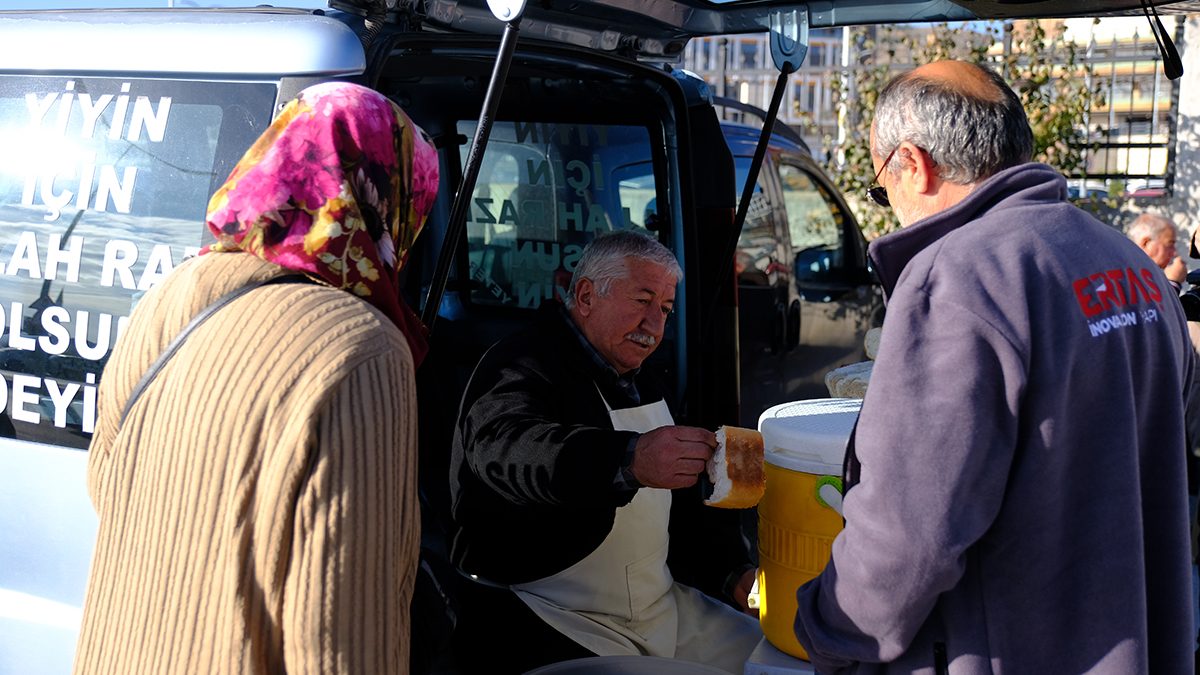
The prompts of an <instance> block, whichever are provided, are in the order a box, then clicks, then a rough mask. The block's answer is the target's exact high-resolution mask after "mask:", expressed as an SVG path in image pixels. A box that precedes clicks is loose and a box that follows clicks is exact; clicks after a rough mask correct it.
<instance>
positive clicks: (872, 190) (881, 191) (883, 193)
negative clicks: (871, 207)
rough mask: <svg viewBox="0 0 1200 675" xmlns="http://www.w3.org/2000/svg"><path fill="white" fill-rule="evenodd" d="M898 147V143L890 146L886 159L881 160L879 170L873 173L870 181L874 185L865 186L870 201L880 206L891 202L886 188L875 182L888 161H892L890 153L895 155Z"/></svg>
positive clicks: (889, 204) (888, 204)
mask: <svg viewBox="0 0 1200 675" xmlns="http://www.w3.org/2000/svg"><path fill="white" fill-rule="evenodd" d="M899 149H900V146H898V145H897V146H896V147H894V148H892V151H891V152H889V153H888V156H887V159H885V160H883V165H882V166H880V167H879V172H878V173H876V174H875V180H873V181H871V185H874V186H875V187H868V188H867V196H868V197H870V198H871V201H873V202H875V203H876V204H878V205H880V206H891V205H892V202H891V201H890V200H889V199H888V195H887V188H885V187H883V186H882V185H875V184H876V183H878V182H879V177H880V176H881V175H883V170H884V169H886V168H887V165H888V162H890V161H892V155H895V154H896V151H897V150H899Z"/></svg>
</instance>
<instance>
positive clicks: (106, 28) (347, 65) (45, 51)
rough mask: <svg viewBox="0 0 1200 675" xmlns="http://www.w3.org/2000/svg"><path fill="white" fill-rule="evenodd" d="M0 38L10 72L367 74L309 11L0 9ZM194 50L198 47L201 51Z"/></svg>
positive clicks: (336, 29) (357, 55)
mask: <svg viewBox="0 0 1200 675" xmlns="http://www.w3.org/2000/svg"><path fill="white" fill-rule="evenodd" d="M0 35H3V36H4V38H3V41H4V47H5V49H4V52H5V55H4V63H3V68H4V70H5V71H9V72H14V71H34V72H39V73H45V74H54V73H55V72H69V73H71V74H77V75H78V74H96V75H102V74H105V73H115V72H124V73H130V72H135V73H145V74H146V75H147V76H164V75H178V76H185V77H189V76H190V77H195V76H204V77H223V78H237V79H260V80H261V79H264V78H267V79H277V78H278V77H284V76H298V75H313V76H316V75H320V76H330V77H336V76H339V75H350V74H357V73H361V72H363V70H364V69H365V68H366V57H365V56H364V54H363V49H362V42H361V41H360V40H359V38H358V36H356V35H355V34H354V31H353V30H351V29H350V28H349V27H347V26H346V25H345V24H344V23H342V22H340V21H337V20H335V19H333V18H330V17H325V16H314V15H313V12H312V11H311V10H307V11H305V10H279V9H258V8H256V9H253V10H248V11H247V10H241V11H239V10H229V9H223V10H194V9H169V10H167V9H163V10H72V11H65V10H59V11H53V10H50V11H47V10H37V11H25V12H0ZM196 44H203V45H204V48H203V52H202V53H200V51H199V50H197V49H196V47H195V45H196ZM147 54H152V55H153V57H152V58H147Z"/></svg>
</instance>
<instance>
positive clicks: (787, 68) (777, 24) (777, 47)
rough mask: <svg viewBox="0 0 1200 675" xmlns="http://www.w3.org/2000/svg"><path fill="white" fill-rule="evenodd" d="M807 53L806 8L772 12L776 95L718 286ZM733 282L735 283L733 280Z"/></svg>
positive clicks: (709, 324)
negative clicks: (791, 77)
mask: <svg viewBox="0 0 1200 675" xmlns="http://www.w3.org/2000/svg"><path fill="white" fill-rule="evenodd" d="M807 53H808V7H806V6H803V5H802V6H800V7H798V8H795V9H788V10H778V11H775V12H772V13H771V59H772V60H773V61H774V62H775V67H776V68H778V69H779V77H778V79H776V80H775V93H774V94H773V95H772V96H771V107H770V108H769V109H768V110H767V114H766V116H765V117H764V118H763V127H762V134H761V135H760V136H759V137H758V146H757V147H756V148H755V149H754V159H753V160H752V161H751V162H750V173H749V175H747V176H746V185H745V187H744V188H743V189H742V197H741V201H739V202H738V208H737V215H736V216H734V218H733V230H732V231H731V232H730V236H729V241H728V242H726V244H725V250H724V253H723V255H722V256H721V257H720V258H719V260H720V261H721V270H720V272H719V276H717V279H720V280H721V283H724V282H725V281H726V280H727V279H728V278H729V274H730V272H731V271H732V269H733V261H734V257H735V256H736V255H737V243H738V239H739V238H740V237H741V236H742V227H743V225H744V224H745V222H746V214H747V213H749V211H750V198H751V197H753V196H754V187H755V186H756V185H757V184H758V173H759V170H760V169H761V168H762V163H763V159H764V158H765V157H766V155H767V144H768V142H769V141H770V140H771V132H772V131H774V129H775V119H776V117H778V115H779V106H780V104H781V103H782V102H783V94H784V92H785V91H787V83H788V76H789V75H791V74H792V73H794V72H796V71H797V70H799V68H800V64H801V63H803V62H804V56H805V55H806V54H807ZM734 283H737V282H736V280H734ZM716 304H717V295H716V294H714V295H713V299H712V301H711V302H710V303H709V308H708V312H706V313H705V317H704V321H705V324H706V327H705V330H704V335H705V336H707V335H708V334H709V331H710V330H711V328H712V323H713V316H714V314H715V311H716Z"/></svg>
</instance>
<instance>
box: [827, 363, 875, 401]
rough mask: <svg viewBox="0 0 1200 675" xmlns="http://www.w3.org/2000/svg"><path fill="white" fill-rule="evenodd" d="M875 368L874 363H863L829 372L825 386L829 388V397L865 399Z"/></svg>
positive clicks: (852, 364)
mask: <svg viewBox="0 0 1200 675" xmlns="http://www.w3.org/2000/svg"><path fill="white" fill-rule="evenodd" d="M874 367H875V362H874V361H863V362H862V363H851V364H850V365H848V366H842V367H841V368H838V369H837V370H831V371H829V372H828V373H826V374H825V386H826V387H828V388H829V395H830V396H831V397H833V398H863V397H865V396H866V395H867V385H868V384H869V383H870V381H871V370H872V369H874Z"/></svg>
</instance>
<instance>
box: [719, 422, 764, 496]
mask: <svg viewBox="0 0 1200 675" xmlns="http://www.w3.org/2000/svg"><path fill="white" fill-rule="evenodd" d="M723 429H724V430H725V445H724V451H725V452H724V453H723V456H724V460H725V461H724V462H718V461H714V460H715V458H717V457H718V456H719V455H721V454H722V453H721V452H720V451H721V449H722V448H721V447H718V448H717V452H714V453H713V458H714V459H710V460H709V461H708V473H709V477H710V478H711V479H712V480H713V482H714V483H715V482H716V480H717V479H716V477H715V476H716V475H717V474H719V473H720V472H722V471H723V472H724V476H725V477H726V478H728V479H729V481H730V483H731V485H730V488H729V493H728V494H727V495H726V496H725V497H724V498H722V499H719V500H717V501H711V500H705V502H704V503H705V504H707V505H709V506H716V507H719V508H724V509H746V508H750V507H751V506H755V505H756V504H758V502H759V500H761V499H762V496H763V492H765V491H766V488H767V474H766V470H765V469H764V468H763V440H762V434H760V433H759V432H757V431H755V430H753V429H743V428H741V427H730V426H726V427H723Z"/></svg>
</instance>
